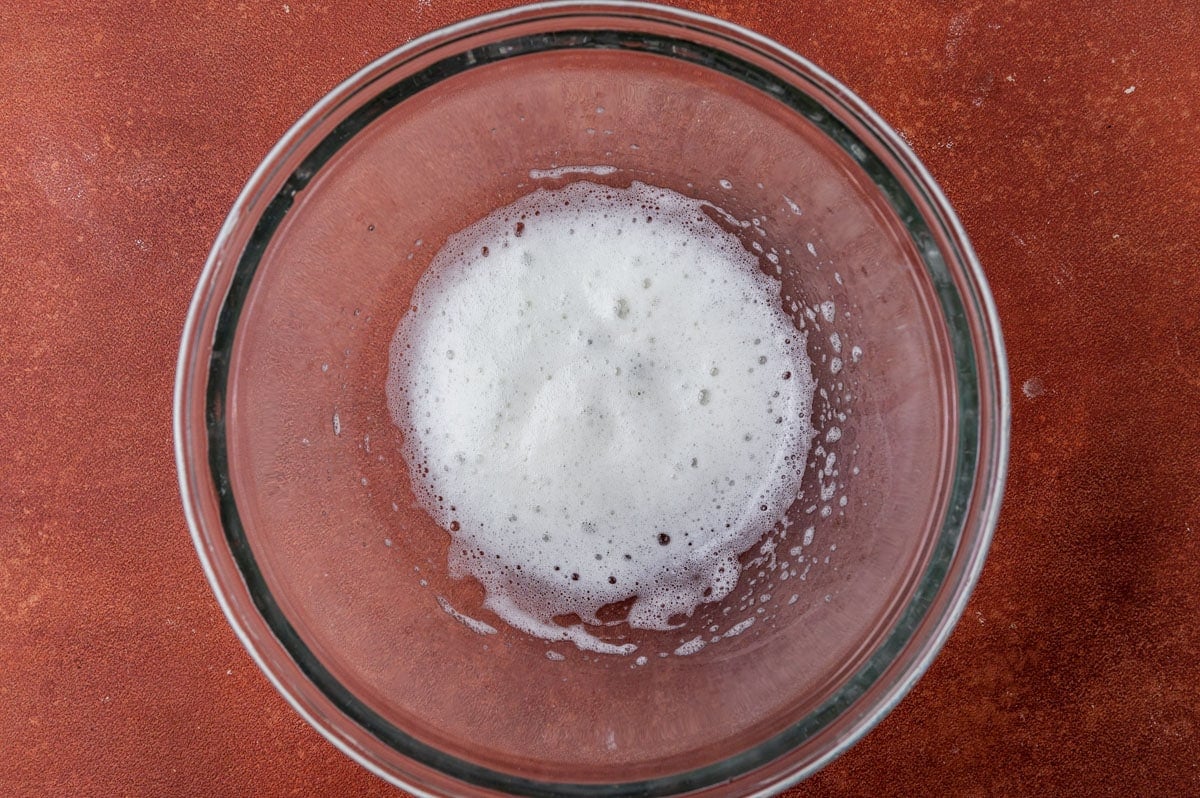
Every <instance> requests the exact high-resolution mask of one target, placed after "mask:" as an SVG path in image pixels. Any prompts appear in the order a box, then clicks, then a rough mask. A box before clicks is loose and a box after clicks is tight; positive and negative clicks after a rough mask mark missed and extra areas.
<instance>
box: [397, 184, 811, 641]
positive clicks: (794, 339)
mask: <svg viewBox="0 0 1200 798" xmlns="http://www.w3.org/2000/svg"><path fill="white" fill-rule="evenodd" d="M704 208H705V206H704V205H703V204H702V203H701V202H699V201H696V200H691V199H688V198H685V197H683V196H681V195H679V194H676V193H674V192H670V191H666V190H663V189H656V188H652V187H649V186H645V185H642V184H638V183H634V184H633V186H632V187H631V188H629V189H613V188H608V187H603V186H598V185H595V184H592V183H587V182H577V183H573V184H571V185H569V186H568V187H566V188H563V189H560V190H558V191H546V190H539V191H536V192H534V193H533V194H531V195H529V196H527V197H525V198H523V199H521V200H518V201H517V202H516V203H514V204H513V205H510V206H508V207H506V208H502V209H500V210H498V211H496V212H495V213H493V214H491V215H490V216H488V217H487V218H485V219H483V220H482V221H480V222H478V223H476V224H475V225H473V226H471V227H470V228H468V229H467V230H464V231H463V232H461V233H459V234H457V235H455V236H452V237H451V238H450V239H449V240H448V241H447V243H446V246H445V247H444V248H443V250H442V251H441V252H439V253H438V255H437V256H436V257H435V258H434V260H433V263H432V264H431V266H430V268H429V270H428V272H427V273H426V275H425V276H424V277H422V279H421V281H420V283H419V285H418V288H417V291H416V294H415V296H414V298H413V301H412V304H413V306H414V308H415V309H414V310H411V311H410V312H409V313H408V314H407V315H406V316H405V317H404V318H403V319H402V320H401V322H400V325H399V327H398V328H397V331H396V335H395V337H394V339H393V342H392V349H391V366H390V370H389V375H388V386H387V393H388V401H389V407H390V409H391V413H392V417H393V420H394V421H395V422H396V423H397V424H398V425H399V426H400V428H401V429H402V430H403V431H404V433H405V436H404V446H403V454H404V456H405V459H406V460H407V462H408V464H409V467H410V471H411V474H412V477H413V487H414V491H415V493H416V497H417V500H418V502H419V504H420V505H421V506H422V507H423V508H424V509H425V510H426V511H427V512H429V513H430V515H431V516H432V517H433V518H434V519H435V520H436V521H437V523H439V524H440V525H441V526H442V527H443V528H444V529H446V530H448V531H449V532H450V535H451V538H452V543H451V547H450V567H451V572H452V574H454V575H455V576H466V575H470V576H472V577H474V578H475V579H477V580H478V581H479V582H480V583H481V584H482V585H483V587H484V590H485V594H486V598H485V606H486V607H487V608H488V609H490V610H491V611H493V612H495V613H496V614H497V615H498V616H499V617H501V618H502V619H504V620H505V621H506V622H508V623H509V624H511V625H512V626H514V627H517V628H519V629H522V630H524V631H526V632H528V633H529V634H532V635H535V636H537V637H541V638H544V639H548V640H569V641H571V642H572V643H574V644H575V645H577V646H579V647H580V648H584V649H588V650H591V651H596V652H600V653H614V654H626V653H630V652H631V651H633V650H634V648H635V647H634V646H633V645H632V644H629V643H624V644H619V645H618V644H613V643H609V642H606V641H604V640H601V639H600V638H598V637H597V636H596V635H595V634H594V632H596V631H598V630H597V629H595V628H589V627H590V625H592V624H600V623H601V621H600V620H599V618H597V615H596V613H597V612H598V611H599V610H600V609H601V608H602V607H604V606H605V605H609V604H613V603H615V602H623V601H627V600H629V599H631V598H634V597H636V599H635V600H634V601H633V602H632V605H631V608H630V609H629V613H628V617H627V621H628V623H629V625H630V626H633V627H635V628H642V629H670V628H675V627H677V626H679V625H680V624H681V621H682V619H684V618H686V617H687V616H689V615H690V614H691V613H692V612H693V611H694V610H695V608H696V607H697V606H698V605H699V604H701V603H703V602H709V601H718V600H720V599H721V598H723V597H724V596H726V595H727V594H728V593H729V592H730V591H731V590H732V589H733V587H734V585H735V584H736V583H737V580H738V576H739V572H740V566H739V563H738V554H739V553H741V552H742V551H745V550H746V549H748V548H749V547H750V546H752V545H753V544H754V543H755V542H756V541H757V540H758V539H759V538H761V537H762V536H763V534H765V532H766V531H767V530H768V529H770V528H771V526H772V525H773V524H774V523H775V522H776V521H778V520H779V518H780V517H782V515H783V514H784V512H785V511H786V509H787V507H788V506H789V505H790V504H791V502H792V501H793V499H794V498H795V496H796V493H797V491H798V490H799V485H800V477H801V473H802V469H803V464H804V461H805V459H806V457H807V451H808V446H809V443H810V441H811V439H812V435H813V430H812V427H811V425H810V423H809V415H810V411H811V403H812V392H813V380H812V376H811V364H810V363H809V360H808V357H807V355H806V354H805V349H804V343H805V339H804V333H802V332H800V331H798V330H796V329H795V327H794V326H793V324H792V322H791V320H790V318H789V317H788V316H787V315H786V314H785V313H784V311H783V308H782V303H781V300H780V299H779V291H780V286H779V283H778V282H777V281H776V280H774V279H773V278H770V277H768V276H766V275H765V274H763V273H762V272H761V271H760V270H759V268H758V260H757V258H756V257H755V256H754V255H753V254H752V253H750V252H747V251H746V250H745V249H744V248H743V247H742V246H741V244H740V243H739V242H738V240H737V239H736V238H735V237H734V236H733V235H731V234H730V233H727V232H726V231H725V230H724V229H723V228H722V227H721V226H720V225H718V224H717V223H716V222H715V221H713V219H712V218H711V217H710V216H709V215H708V214H706V213H705V210H704ZM572 614H573V615H576V616H578V617H579V618H580V619H581V620H582V621H583V622H584V623H582V624H580V623H573V624H570V625H564V624H562V623H559V622H557V621H556V619H560V620H561V617H562V616H567V615H572Z"/></svg>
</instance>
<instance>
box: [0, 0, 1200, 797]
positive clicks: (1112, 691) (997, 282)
mask: <svg viewBox="0 0 1200 798" xmlns="http://www.w3.org/2000/svg"><path fill="white" fill-rule="evenodd" d="M499 5H500V4H496V3H487V2H482V3H476V2H464V3H453V2H442V0H421V2H419V3H414V2H410V1H409V0H401V1H400V2H394V3H382V2H381V3H374V4H367V3H327V4H326V3H312V2H305V0H292V2H290V3H289V4H286V5H285V4H283V3H278V2H276V3H273V4H268V3H254V2H246V3H236V4H235V3H232V2H215V1H213V2H209V3H207V4H204V3H198V2H197V3H185V2H176V3H155V2H141V1H139V2H112V3H110V2H90V3H82V2H72V3H68V2H65V1H64V2H58V3H55V2H40V3H38V2H21V0H9V2H5V3H3V4H0V87H2V88H0V153H2V154H0V794H4V795H6V796H7V795H13V796H26V795H28V796H58V795H64V794H86V795H146V796H150V795H155V796H157V795H179V796H190V795H196V796H201V795H203V796H226V795H228V796H233V795H290V794H315V793H317V792H320V793H322V794H326V795H331V796H340V795H395V794H397V792H396V791H395V790H393V789H392V788H390V787H388V786H387V785H385V784H384V783H383V782H381V781H379V780H378V779H376V778H375V777H373V776H370V775H368V774H367V773H366V772H365V771H364V770H362V769H360V768H359V767H358V766H356V765H354V764H353V763H352V762H350V761H349V760H348V759H346V758H344V757H343V756H342V755H341V754H339V753H337V752H336V751H335V750H334V749H333V748H332V747H331V746H330V745H328V744H327V743H325V742H324V741H323V740H322V739H321V738H320V737H319V736H318V735H317V734H316V733H315V732H313V731H311V730H310V729H309V728H308V727H307V726H306V725H305V724H304V723H303V722H302V721H301V720H300V719H299V717H298V716H297V715H296V714H295V713H294V712H292V710H291V709H290V708H289V707H287V706H286V705H285V703H284V702H283V700H282V699H281V698H280V697H279V696H278V695H277V694H276V693H275V692H274V690H273V689H272V688H271V687H270V685H269V684H268V683H267V681H266V679H265V678H264V677H263V676H261V675H260V674H259V672H258V671H257V670H256V669H255V667H254V666H253V664H252V663H251V662H250V659H249V657H248V656H247V655H246V653H245V652H244V651H243V650H242V648H241V646H240V645H239V643H238V642H237V640H236V639H235V637H234V635H233V633H232V631H231V630H230V629H229V627H228V626H227V625H226V623H225V621H224V619H223V618H222V616H221V614H220V612H219V610H218V608H217V604H216V602H215V600H214V599H213V597H212V595H211V594H210V592H209V589H208V586H207V585H206V584H205V582H204V578H203V576H202V574H201V571H200V567H199V564H198V561H197V559H196V556H195V554H194V553H193V550H192V547H191V543H190V541H189V539H188V536H187V530H186V527H185V524H184V520H183V515H182V511H181V509H180V504H179V499H178V497H177V492H176V482H175V469H174V465H173V459H172V452H171V440H170V412H171V410H170V404H171V385H172V378H173V372H174V361H175V353H176V347H177V344H178V337H179V333H180V330H181V327H182V324H183V318H184V314H185V311H186V306H187V302H188V299H189V297H190V295H191V292H192V288H193V285H194V283H195V280H196V278H197V276H198V274H199V272H200V268H201V264H202V262H203V260H204V257H205V254H206V252H207V249H208V246H209V244H210V243H211V241H212V240H213V238H214V236H215V235H216V232H217V229H218V227H219V225H220V223H221V221H222V219H223V217H224V215H225V213H226V211H227V210H228V209H229V206H230V204H231V203H232V202H233V199H234V197H235V196H236V194H237V192H238V190H239V189H240V187H241V185H242V183H243V182H244V181H245V179H246V178H247V177H248V176H249V174H250V172H251V170H252V169H253V168H254V166H255V165H256V164H257V163H258V161H259V160H260V159H261V158H262V156H263V155H264V154H265V153H266V151H267V150H268V148H269V147H270V146H271V145H272V144H273V143H274V142H275V141H276V140H277V139H278V138H279V136H280V135H281V134H282V133H283V132H284V131H285V130H286V128H287V127H288V126H289V125H290V124H291V123H292V122H293V121H294V120H295V119H296V118H297V117H298V116H299V115H300V114H301V113H303V111H305V110H306V109H307V108H308V107H309V106H311V105H312V104H313V103H314V102H315V101H316V100H317V99H318V98H320V97H321V96H322V95H323V94H324V93H325V92H326V91H328V90H329V89H330V88H331V87H333V86H334V85H335V84H336V83H337V82H339V81H340V80H341V79H343V78H344V77H346V76H348V75H349V74H350V73H351V72H353V71H354V70H356V69H358V68H359V67H360V66H362V65H364V64H366V63H367V62H368V61H370V60H371V59H373V58H375V57H376V56H378V55H381V54H382V53H384V52H386V51H387V50H389V49H391V48H393V47H395V46H397V45H399V44H401V43H403V42H405V41H408V40H409V39H411V38H413V37H414V36H417V35H419V34H421V33H424V32H426V31H428V30H430V29H432V28H434V27H437V26H440V25H443V24H446V23H449V22H451V21H454V20H457V19H460V18H462V17H464V16H467V15H469V14H472V13H476V12H480V11H483V10H487V9H491V8H495V7H499ZM690 5H691V7H693V8H695V9H697V10H700V11H704V12H707V13H710V14H715V15H718V16H722V17H725V18H727V19H730V20H733V21H735V22H738V23H741V24H744V25H747V26H750V27H753V28H755V29H757V30H760V31H762V32H765V33H768V34H770V35H772V36H774V37H776V38H777V39H779V40H780V41H782V42H783V43H784V44H785V45H788V46H790V47H792V48H794V49H796V50H797V51H799V52H801V53H803V54H804V55H806V56H808V57H809V58H811V59H813V60H815V61H816V62H817V63H819V64H821V65H822V66H824V67H825V68H826V69H828V70H829V71H830V72H832V73H833V75H834V76H836V77H838V78H840V79H841V80H842V81H844V82H845V83H847V84H848V85H849V86H850V87H851V88H852V89H853V90H854V91H856V92H857V93H858V94H859V95H860V96H862V97H863V98H864V99H865V100H866V101H867V102H868V103H870V104H871V105H872V106H874V107H875V108H876V109H877V110H878V111H879V112H880V113H881V114H882V115H883V116H884V118H885V119H887V120H888V121H889V122H890V123H891V124H892V125H893V126H894V127H896V128H897V129H898V130H900V131H901V132H902V133H903V134H904V136H905V137H906V138H907V139H908V140H909V141H910V142H911V143H912V145H913V147H914V148H915V149H916V151H917V153H918V154H919V155H920V156H921V158H923V159H924V161H925V163H926V164H927V165H928V166H929V168H930V170H931V171H932V172H933V174H934V176H935V177H936V178H937V180H938V181H939V182H940V183H941V185H942V186H943V188H944V189H945V191H946V193H947V194H948V195H949V197H950V200H951V202H952V203H953V204H954V206H955V207H956V208H957V209H958V211H959V213H960V215H961V216H962V219H963V222H964V223H965V225H966V228H967V230H968V232H969V233H970V235H971V237H972V239H973V240H974V242H975V245H976V247H977V249H978V251H979V255H980V258H981V259H982V261H983V264H984V267H985V269H986V271H987V274H988V277H989V280H990V281H991V285H992V288H993V291H994V292H995V295H996V300H997V303H998V305H999V308H1000V315H1001V318H1002V321H1003V326H1004V333H1005V336H1006V339H1007V343H1008V350H1009V358H1010V365H1011V369H1012V377H1013V393H1014V397H1013V407H1014V417H1013V448H1012V467H1011V473H1010V478H1009V487H1008V494H1007V499H1006V503H1005V508H1004V512H1003V515H1002V518H1001V522H1000V527H999V530H998V531H997V535H996V539H995V544H994V546H993V550H992V555H991V558H990V560H989V562H988V566H987V568H986V569H985V570H984V573H983V577H982V580H981V582H980V584H979V588H978V590H977V591H976V593H975V596H974V598H973V599H972V601H971V603H970V605H969V606H968V608H967V612H966V615H965V616H964V618H963V621H962V623H961V624H960V626H959V628H958V629H957V630H956V631H955V633H954V635H953V636H952V637H951V638H950V641H949V643H948V644H947V646H946V648H945V651H944V653H943V654H942V655H941V657H940V658H939V659H938V660H937V662H936V663H935V664H934V666H933V667H932V669H931V670H930V671H929V674H928V675H927V676H926V678H925V679H924V680H923V681H921V682H920V684H918V685H917V687H916V688H915V689H914V690H913V692H912V693H911V694H910V695H909V696H908V698H906V699H905V700H904V701H903V703H902V704H901V705H900V706H899V707H898V708H897V709H896V710H895V712H893V713H892V714H891V715H890V716H889V717H888V718H887V719H886V720H885V721H884V722H883V723H882V724H881V725H880V726H879V727H878V728H877V729H876V730H875V731H873V732H872V733H871V734H870V735H869V736H868V737H867V738H866V739H864V740H863V741H862V742H861V743H860V744H859V745H858V746H856V747H855V748H854V749H852V750H851V751H850V752H849V753H847V754H846V755H845V756H843V757H842V758H841V759H839V760H838V761H837V762H835V763H834V764H833V765H831V766H830V767H829V768H827V769H826V770H825V771H824V772H822V773H820V774H819V775H817V776H815V777H814V778H812V779H811V780H809V781H808V782H807V783H805V784H804V785H802V786H801V787H800V788H798V789H797V790H795V792H794V794H795V795H797V796H834V795H864V796H866V795H871V796H881V795H925V794H953V795H984V794H1005V795H1037V796H1055V795H1081V794H1083V795H1124V794H1126V793H1134V794H1144V795H1151V794H1154V795H1184V794H1193V795H1194V794H1197V793H1200V736H1198V735H1200V729H1198V728H1197V726H1198V724H1200V659H1198V648H1200V562H1198V560H1197V555H1198V553H1200V552H1198V550H1197V549H1198V547H1197V536H1198V534H1200V479H1198V476H1200V310H1198V309H1200V7H1198V6H1197V4H1196V3H1194V2H1186V3H1180V2H1177V1H1176V0H1146V1H1145V2H1138V3H1133V2H1128V3H1120V4H1118V3H1115V2H1111V0H1101V1H1100V2H1077V1H1075V0H1072V1H1071V2H1060V3H1033V2H1027V1H1026V0H1021V2H1011V1H1006V0H1002V1H1001V2H986V3H984V2H978V3H973V4H966V3H955V2H948V1H946V0H888V1H887V2H882V1H881V0H876V1H875V2H853V0H851V2H846V0H813V1H812V2H803V3H800V4H793V3H786V4H785V3H779V4H778V5H777V4H775V3H770V2H729V3H721V2H715V3H713V2H694V3H690ZM351 6H354V7H351Z"/></svg>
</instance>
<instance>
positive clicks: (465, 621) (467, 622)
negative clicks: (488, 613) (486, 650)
mask: <svg viewBox="0 0 1200 798" xmlns="http://www.w3.org/2000/svg"><path fill="white" fill-rule="evenodd" d="M437 603H438V606H440V607H441V608H442V610H443V611H444V612H445V613H446V614H447V615H449V616H450V617H451V618H453V619H454V620H456V621H458V622H459V623H461V624H462V625H463V626H465V627H467V628H468V629H470V630H471V631H472V632H474V633H475V634H479V635H494V634H496V629H495V627H493V626H492V625H491V624H487V623H484V622H483V621H478V620H476V619H474V618H472V617H471V616H469V615H463V614H462V613H461V612H459V611H458V610H456V609H454V607H453V606H452V605H451V604H450V602H449V601H447V600H446V598H445V597H444V596H438V597H437Z"/></svg>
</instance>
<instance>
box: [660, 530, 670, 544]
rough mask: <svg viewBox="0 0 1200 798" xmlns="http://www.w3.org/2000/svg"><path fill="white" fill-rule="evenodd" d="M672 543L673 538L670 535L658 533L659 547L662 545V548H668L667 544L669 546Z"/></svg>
mask: <svg viewBox="0 0 1200 798" xmlns="http://www.w3.org/2000/svg"><path fill="white" fill-rule="evenodd" d="M670 542H671V536H670V535H668V534H667V533H666V532H659V533H658V545H660V546H666V545H667V544H669V543H670Z"/></svg>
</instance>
